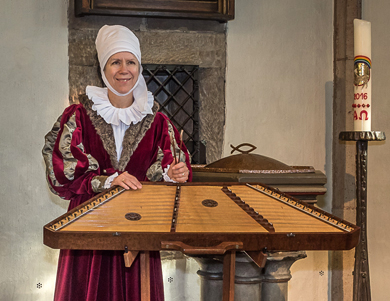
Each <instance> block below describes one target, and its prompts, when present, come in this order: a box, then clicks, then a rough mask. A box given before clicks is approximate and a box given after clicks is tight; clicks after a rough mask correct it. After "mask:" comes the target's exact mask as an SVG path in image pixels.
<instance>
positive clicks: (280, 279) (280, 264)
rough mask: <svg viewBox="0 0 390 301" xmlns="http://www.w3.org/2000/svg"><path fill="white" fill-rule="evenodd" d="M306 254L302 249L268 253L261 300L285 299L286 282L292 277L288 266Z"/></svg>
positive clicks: (282, 300) (283, 300)
mask: <svg viewBox="0 0 390 301" xmlns="http://www.w3.org/2000/svg"><path fill="white" fill-rule="evenodd" d="M306 256H307V255H306V252H304V251H298V252H275V253H268V257H267V263H266V264H265V267H264V274H263V287H262V294H261V301H287V300H288V299H287V296H288V282H289V281H290V279H291V277H292V276H291V272H290V267H291V266H292V264H293V263H294V262H295V261H297V260H299V259H303V258H306Z"/></svg>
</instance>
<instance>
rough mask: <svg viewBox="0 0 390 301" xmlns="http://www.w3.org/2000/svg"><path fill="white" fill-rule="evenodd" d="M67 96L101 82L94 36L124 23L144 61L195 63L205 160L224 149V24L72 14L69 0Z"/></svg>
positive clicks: (74, 97) (73, 99) (72, 98)
mask: <svg viewBox="0 0 390 301" xmlns="http://www.w3.org/2000/svg"><path fill="white" fill-rule="evenodd" d="M68 15H69V102H70V103H74V102H77V99H78V95H79V94H80V93H83V92H84V89H85V87H86V86H87V85H98V86H101V85H102V81H101V79H100V77H99V75H98V60H97V55H96V50H95V43H94V42H95V38H96V35H97V32H98V30H99V28H100V27H101V26H103V25H105V24H108V25H113V24H120V25H124V26H127V27H128V28H129V29H131V30H132V31H133V32H134V33H135V35H136V36H137V37H138V38H139V40H140V44H141V52H142V64H180V65H199V98H200V99H199V105H200V109H199V117H200V126H199V127H200V140H201V141H202V142H203V143H204V144H206V159H207V162H208V163H209V162H213V161H215V160H217V159H219V158H220V157H221V155H222V140H223V132H224V125H225V71H226V24H224V23H219V22H216V21H204V20H180V19H163V18H136V17H119V16H84V17H75V15H74V1H70V3H69V11H68Z"/></svg>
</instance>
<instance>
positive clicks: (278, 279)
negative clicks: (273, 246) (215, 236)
mask: <svg viewBox="0 0 390 301" xmlns="http://www.w3.org/2000/svg"><path fill="white" fill-rule="evenodd" d="M305 257H306V253H305V252H304V251H299V252H275V253H269V254H268V258H267V263H266V265H265V268H264V269H261V268H259V267H258V266H257V265H256V264H255V263H254V262H253V261H252V260H251V259H250V258H249V257H248V256H247V255H246V254H245V253H244V252H238V253H237V255H236V274H235V293H234V300H235V301H287V289H288V281H289V280H290V279H291V272H290V267H291V265H292V264H293V263H294V262H295V261H297V260H299V259H302V258H305ZM194 259H195V260H196V261H197V262H198V263H199V265H200V270H199V271H198V275H199V276H200V278H201V283H200V291H201V293H200V300H201V301H221V300H222V275H223V274H222V271H223V260H222V259H223V258H222V256H202V257H194Z"/></svg>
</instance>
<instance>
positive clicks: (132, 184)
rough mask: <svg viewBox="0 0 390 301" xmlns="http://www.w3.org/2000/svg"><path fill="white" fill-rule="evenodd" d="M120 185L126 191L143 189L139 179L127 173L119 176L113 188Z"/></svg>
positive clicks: (112, 184) (113, 182)
mask: <svg viewBox="0 0 390 301" xmlns="http://www.w3.org/2000/svg"><path fill="white" fill-rule="evenodd" d="M115 185H119V186H122V187H123V188H124V189H130V188H131V189H133V190H137V189H141V188H142V184H141V183H140V182H139V181H138V179H137V178H136V177H134V176H132V175H131V174H129V173H128V172H127V171H125V172H123V173H121V174H120V175H119V176H117V177H116V178H115V179H114V180H113V181H112V183H111V187H112V186H115Z"/></svg>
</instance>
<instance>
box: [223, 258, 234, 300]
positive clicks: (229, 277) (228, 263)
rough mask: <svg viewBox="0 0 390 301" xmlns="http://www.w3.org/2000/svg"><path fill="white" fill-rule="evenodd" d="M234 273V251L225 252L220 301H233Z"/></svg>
mask: <svg viewBox="0 0 390 301" xmlns="http://www.w3.org/2000/svg"><path fill="white" fill-rule="evenodd" d="M235 273H236V251H235V250H233V251H227V252H226V253H225V255H224V256H223V295H222V301H234V276H235Z"/></svg>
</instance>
